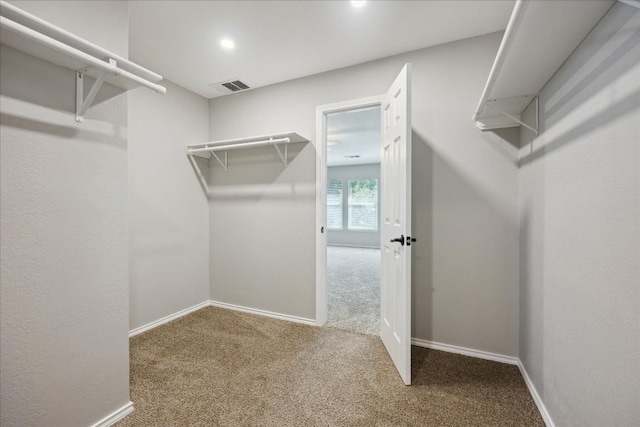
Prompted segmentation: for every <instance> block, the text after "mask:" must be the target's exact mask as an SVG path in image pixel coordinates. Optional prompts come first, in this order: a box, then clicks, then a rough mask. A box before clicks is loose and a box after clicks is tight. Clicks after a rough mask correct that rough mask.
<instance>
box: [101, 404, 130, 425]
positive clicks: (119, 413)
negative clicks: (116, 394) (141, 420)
mask: <svg viewBox="0 0 640 427" xmlns="http://www.w3.org/2000/svg"><path fill="white" fill-rule="evenodd" d="M132 412H133V402H129V403H127V404H126V405H124V406H123V407H122V408H120V409H117V410H115V411H114V412H112V413H111V414H109V415H107V416H106V417H104V418H103V419H101V420H100V421H98V422H97V423H95V424H92V425H91V427H109V426H112V425H114V424H115V423H117V422H118V421H120V420H121V419H123V418H124V417H126V416H127V415H129V414H130V413H132Z"/></svg>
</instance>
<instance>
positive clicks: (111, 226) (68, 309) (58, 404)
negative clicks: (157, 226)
mask: <svg viewBox="0 0 640 427" xmlns="http://www.w3.org/2000/svg"><path fill="white" fill-rule="evenodd" d="M16 4H17V5H18V6H19V7H23V8H25V9H27V10H29V11H31V12H32V13H35V14H37V15H39V16H41V17H43V18H45V19H51V20H52V21H54V22H55V23H57V24H58V25H61V26H63V27H64V28H66V29H68V30H70V31H72V32H77V33H79V34H82V35H83V36H84V37H87V38H88V39H89V40H91V41H93V42H95V43H98V44H100V45H103V46H105V47H107V48H109V49H112V50H114V51H116V52H117V53H119V54H121V55H125V56H126V54H127V38H128V36H127V34H128V33H127V28H128V9H127V4H126V3H124V2H102V3H101V2H75V3H72V2H28V3H21V2H17V3H16ZM0 57H1V59H0V132H1V139H2V143H1V144H0V200H1V203H0V234H1V235H2V239H1V243H0V245H1V246H0V254H1V255H0V283H1V285H0V293H1V295H0V313H1V314H0V320H1V321H0V325H1V326H0V328H1V331H0V337H1V338H0V366H1V369H0V372H1V373H0V383H1V386H0V387H1V391H0V402H1V408H0V414H1V415H0V424H2V426H6V427H10V426H83V427H85V426H87V425H91V424H93V423H95V422H96V421H98V420H100V419H101V418H103V417H104V416H106V415H108V414H110V413H112V412H113V411H115V410H117V409H119V408H121V407H122V406H123V405H125V404H126V403H128V401H129V340H128V337H127V331H128V316H129V313H128V310H129V307H128V241H127V204H126V200H127V100H126V95H124V94H122V93H121V91H120V90H118V89H115V88H113V87H105V88H104V89H103V91H102V92H101V94H100V95H99V98H98V100H97V102H96V106H95V107H93V108H92V109H91V110H90V111H89V113H88V114H87V115H86V120H85V123H83V124H77V123H76V122H75V120H74V119H75V117H74V114H75V113H74V111H75V75H74V72H73V71H71V70H67V69H62V68H60V67H57V66H55V65H52V64H50V63H47V62H44V61H41V60H38V59H35V58H33V57H30V56H27V55H25V54H23V53H21V52H17V51H14V50H12V49H9V48H5V47H4V46H3V47H2V52H1V54H0Z"/></svg>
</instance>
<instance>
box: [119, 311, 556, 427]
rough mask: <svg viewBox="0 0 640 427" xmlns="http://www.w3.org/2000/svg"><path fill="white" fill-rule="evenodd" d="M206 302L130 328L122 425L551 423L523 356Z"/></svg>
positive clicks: (447, 424) (462, 424) (484, 424)
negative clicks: (399, 367) (523, 369)
mask: <svg viewBox="0 0 640 427" xmlns="http://www.w3.org/2000/svg"><path fill="white" fill-rule="evenodd" d="M412 358H413V382H414V384H413V385H412V386H410V387H406V386H404V385H403V384H402V382H401V380H400V377H399V376H398V375H397V373H396V371H395V369H394V367H393V365H392V364H391V361H390V359H389V357H388V355H387V354H386V351H385V349H384V347H383V346H382V344H381V342H380V341H379V339H378V338H377V337H374V336H369V335H362V334H355V333H350V332H346V331H341V330H338V329H334V328H316V327H312V326H305V325H299V324H295V323H290V322H286V321H280V320H275V319H269V318H265V317H261V316H254V315H249V314H244V313H239V312H234V311H228V310H224V309H219V308H213V307H207V308H204V309H202V310H199V311H197V312H195V313H193V314H190V315H188V316H185V317H183V318H181V319H179V320H176V321H174V322H171V323H169V324H167V325H164V326H160V327H158V328H156V329H153V330H151V331H149V332H146V333H144V334H142V335H139V336H137V337H134V338H132V339H131V400H132V401H133V403H134V406H135V411H134V412H133V413H132V414H131V415H129V416H128V417H127V418H125V419H124V420H123V421H121V422H120V423H118V424H117V425H118V426H119V427H125V426H507V425H508V426H536V425H539V426H543V425H544V424H543V422H542V419H541V418H540V415H539V413H538V412H537V410H536V406H535V404H534V402H533V400H532V398H531V396H530V395H529V392H528V391H527V388H526V386H525V384H524V381H523V380H522V377H521V376H520V373H519V372H518V369H517V368H516V367H515V366H511V365H505V364H501V363H496V362H489V361H484V360H479V359H474V358H471V357H466V356H460V355H454V354H448V353H443V352H439V351H435V350H427V349H422V348H416V347H414V348H413V354H412Z"/></svg>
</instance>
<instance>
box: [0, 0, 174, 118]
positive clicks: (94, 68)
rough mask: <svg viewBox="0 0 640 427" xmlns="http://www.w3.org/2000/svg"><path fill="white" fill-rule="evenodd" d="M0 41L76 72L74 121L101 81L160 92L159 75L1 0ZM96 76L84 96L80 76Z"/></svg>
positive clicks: (89, 101)
mask: <svg viewBox="0 0 640 427" xmlns="http://www.w3.org/2000/svg"><path fill="white" fill-rule="evenodd" d="M0 42H1V43H2V44H3V45H6V46H9V47H12V48H14V49H18V50H21V51H23V52H25V53H27V54H29V55H32V56H35V57H37V58H40V59H44V60H45V61H48V62H51V63H53V64H56V65H59V66H61V67H64V68H68V69H70V70H73V71H74V72H75V73H76V89H77V93H76V121H77V122H80V123H82V121H83V115H84V113H85V112H86V111H87V110H88V108H89V107H90V106H91V104H92V102H93V100H94V99H95V96H96V95H97V93H98V91H99V90H100V87H101V86H102V84H103V83H109V84H112V85H114V86H117V87H120V88H122V89H125V90H129V89H133V88H136V87H139V86H144V87H146V88H148V89H151V90H153V91H155V92H158V93H160V94H162V95H164V94H166V92H167V90H166V88H165V87H163V86H161V85H159V84H157V82H159V81H160V80H162V76H161V75H159V74H156V73H154V72H152V71H149V70H147V69H146V68H143V67H141V66H140V65H137V64H135V63H133V62H131V61H129V60H128V59H126V58H123V57H121V56H119V55H116V54H115V53H113V52H110V51H108V50H106V49H104V48H102V47H100V46H97V45H95V44H93V43H91V42H89V41H87V40H85V39H83V38H81V37H78V36H76V35H75V34H72V33H70V32H68V31H66V30H64V29H62V28H60V27H57V26H55V25H53V24H51V23H49V22H47V21H45V20H43V19H40V18H38V17H37V16H35V15H32V14H30V13H28V12H25V11H24V10H22V9H20V8H18V7H16V6H14V5H12V4H10V3H7V2H6V1H4V0H2V1H0ZM85 76H90V77H93V78H95V79H96V82H95V83H94V85H93V87H92V89H91V90H90V92H89V94H87V96H86V97H84V84H83V78H84V77H85Z"/></svg>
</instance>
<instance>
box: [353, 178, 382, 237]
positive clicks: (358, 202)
mask: <svg viewBox="0 0 640 427" xmlns="http://www.w3.org/2000/svg"><path fill="white" fill-rule="evenodd" d="M348 194H349V200H348V206H349V229H350V230H377V229H378V180H377V179H350V180H349V193H348Z"/></svg>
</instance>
